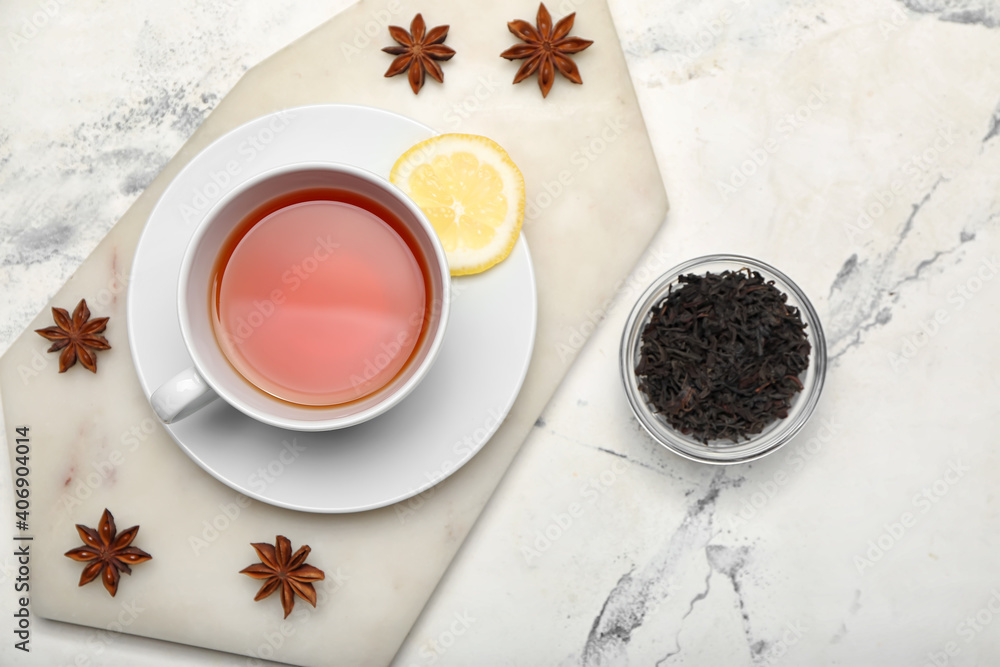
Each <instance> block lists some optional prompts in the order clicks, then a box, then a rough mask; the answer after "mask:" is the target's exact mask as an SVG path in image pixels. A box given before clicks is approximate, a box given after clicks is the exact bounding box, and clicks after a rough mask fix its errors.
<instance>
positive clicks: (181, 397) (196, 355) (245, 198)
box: [150, 162, 451, 431]
mask: <svg viewBox="0 0 1000 667" xmlns="http://www.w3.org/2000/svg"><path fill="white" fill-rule="evenodd" d="M310 188H337V189H341V190H348V191H351V192H354V193H357V194H359V195H361V196H363V197H367V198H370V199H372V200H374V201H376V202H377V203H379V204H381V205H382V206H384V207H386V208H387V209H389V211H390V212H391V213H393V214H394V215H395V216H396V217H397V218H398V219H399V220H400V221H402V223H403V224H404V225H406V227H407V229H408V231H409V232H410V233H411V235H412V237H413V239H415V242H416V244H417V246H418V247H419V250H420V251H421V252H422V254H423V256H424V260H425V261H426V264H427V267H428V269H429V271H428V275H427V276H425V279H427V280H429V283H430V284H429V288H430V289H429V292H430V295H431V303H429V304H426V308H425V313H424V318H423V322H422V326H423V331H424V333H423V334H422V335H421V336H420V339H419V340H420V342H418V344H417V346H416V348H415V349H414V350H413V352H412V353H411V355H410V357H409V360H408V361H407V363H406V364H405V365H404V366H403V368H402V370H400V371H399V372H398V373H397V375H396V376H395V377H393V379H392V380H390V381H389V382H388V384H386V385H385V386H384V387H382V388H381V389H378V390H377V391H374V392H373V393H371V394H369V395H366V396H362V397H361V398H358V399H356V400H354V401H351V402H349V403H342V404H339V405H331V406H308V405H299V404H296V403H291V402H288V401H284V400H281V399H279V398H275V397H274V396H271V395H269V394H267V393H266V392H264V391H262V390H260V389H258V388H257V387H255V386H254V385H253V384H251V382H250V381H248V380H247V379H246V378H244V377H243V376H242V375H241V374H240V373H239V372H238V371H237V370H236V369H235V368H234V367H233V365H232V364H231V363H230V362H229V360H228V359H227V358H226V356H225V354H224V353H223V351H222V349H221V347H220V345H219V343H218V341H217V339H216V336H215V332H214V330H213V325H212V314H211V313H212V308H211V306H210V298H211V289H210V283H211V280H212V274H213V267H214V266H215V262H216V260H217V258H218V257H219V255H220V253H221V252H222V250H223V246H224V244H225V242H226V240H227V239H228V238H229V237H230V235H231V234H232V232H233V230H234V228H235V227H236V226H237V225H239V223H240V222H241V221H243V220H245V219H246V218H247V216H249V215H250V214H252V213H253V212H254V211H255V210H257V209H258V208H259V207H260V206H262V205H263V204H265V203H266V202H269V201H273V200H274V199H275V198H277V197H281V196H284V195H287V194H289V193H293V192H296V191H299V190H306V189H310ZM450 280H451V278H450V274H449V270H448V262H447V259H446V258H445V254H444V249H443V248H442V247H441V242H440V241H439V240H438V237H437V234H436V233H435V232H434V228H433V227H432V226H431V224H430V222H429V221H428V220H427V217H426V215H424V213H423V211H421V210H420V208H419V207H418V206H417V205H416V204H415V203H413V201H412V200H411V199H410V198H409V197H407V196H406V195H405V194H403V192H402V191H401V190H399V189H398V188H397V187H396V186H394V185H392V184H391V183H389V182H388V181H387V180H385V179H384V178H381V177H379V176H377V175H376V174H373V173H371V172H369V171H366V170H364V169H360V168H357V167H352V166H349V165H345V164H336V163H323V162H307V163H297V164H290V165H285V166H283V167H279V168H277V169H272V170H270V171H267V172H265V173H263V174H260V175H258V176H256V177H254V178H252V179H250V180H248V181H246V182H245V183H242V184H241V185H238V186H237V187H236V188H235V189H233V191H231V192H230V193H229V194H227V195H226V196H224V197H223V198H222V200H221V201H219V203H218V204H216V205H215V206H214V207H213V208H212V210H211V211H209V213H208V214H207V215H206V216H205V218H204V219H203V220H202V221H201V223H200V224H199V226H198V228H197V230H196V231H195V234H194V236H193V238H192V239H191V242H190V244H189V245H188V247H187V250H186V251H185V254H184V260H183V262H182V264H181V270H180V280H179V285H178V292H177V301H178V314H179V317H180V325H181V333H182V335H183V338H184V344H185V346H186V347H187V350H188V352H189V353H190V355H191V358H192V360H193V361H194V366H193V367H191V368H187V369H185V370H183V371H181V372H180V373H178V374H177V375H176V376H174V377H173V378H171V379H170V380H168V381H167V382H166V383H164V384H163V385H161V386H160V387H159V388H158V389H156V391H154V392H153V395H152V396H151V397H150V402H151V404H152V406H153V409H154V411H155V412H156V414H157V416H159V417H160V419H162V420H163V421H164V422H165V423H172V422H175V421H178V420H180V419H183V418H185V417H187V416H189V415H191V414H193V413H194V412H196V411H197V410H199V409H201V408H203V407H204V406H206V405H208V404H209V403H211V402H212V401H213V400H215V399H216V398H219V397H221V398H222V399H223V400H225V401H226V402H227V403H229V404H230V405H232V406H233V407H235V408H236V409H237V410H240V411H241V412H243V413H245V414H247V415H249V416H250V417H253V418H254V419H257V420H258V421H261V422H264V423H266V424H271V425H273V426H277V427H280V428H286V429H292V430H298V431H325V430H333V429H338V428H344V427H347V426H352V425H355V424H359V423H361V422H364V421H367V420H368V419H371V418H373V417H375V416H377V415H380V414H382V413H383V412H385V411H386V410H389V409H390V408H391V407H393V406H394V405H396V404H397V403H399V402H400V401H401V400H403V398H404V397H406V395H407V394H409V393H410V392H411V391H412V390H413V389H414V388H415V387H416V386H417V385H418V384H419V383H420V381H421V380H422V379H423V378H424V377H425V376H426V375H427V373H428V371H429V370H430V368H431V365H432V364H433V363H434V360H435V359H436V358H437V356H438V353H439V351H440V349H441V344H442V340H443V338H444V333H445V328H446V325H447V322H448V315H449V310H450V308H449V298H448V297H449V291H450Z"/></svg>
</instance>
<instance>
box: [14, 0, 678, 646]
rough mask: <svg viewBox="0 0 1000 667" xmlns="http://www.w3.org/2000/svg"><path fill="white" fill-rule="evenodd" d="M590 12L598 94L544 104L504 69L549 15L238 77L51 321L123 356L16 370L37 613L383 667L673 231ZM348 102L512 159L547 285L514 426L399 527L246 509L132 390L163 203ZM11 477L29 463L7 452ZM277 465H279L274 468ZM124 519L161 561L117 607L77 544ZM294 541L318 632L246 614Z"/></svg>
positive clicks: (473, 21)
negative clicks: (192, 167) (139, 320)
mask: <svg viewBox="0 0 1000 667" xmlns="http://www.w3.org/2000/svg"><path fill="white" fill-rule="evenodd" d="M550 9H551V10H552V13H553V15H554V17H555V18H556V19H558V18H559V17H561V16H563V15H565V14H567V13H569V12H571V11H576V12H577V19H576V25H575V27H574V29H573V31H572V32H573V34H575V35H578V36H580V37H584V38H588V39H593V40H594V42H595V43H594V45H593V46H592V47H591V48H590V49H588V50H586V51H584V52H583V53H581V54H579V55H578V56H577V57H576V61H577V63H578V65H579V67H580V70H581V73H582V76H583V79H584V81H585V84H584V85H582V86H577V85H573V84H571V83H569V82H568V81H566V80H564V79H562V78H559V80H557V81H556V83H555V86H554V87H553V89H552V92H551V93H550V94H549V96H548V98H547V99H544V100H543V98H542V96H541V93H540V91H539V89H538V86H537V85H536V83H535V82H534V80H529V81H525V82H523V83H521V84H518V85H516V86H514V85H511V83H510V81H511V80H512V79H513V76H514V73H515V71H516V70H517V64H515V63H509V62H507V61H505V60H502V59H500V58H499V57H498V54H499V53H500V52H501V51H503V50H504V49H505V48H507V47H508V46H510V45H512V44H514V43H515V42H516V41H517V40H516V39H515V38H514V37H513V36H512V35H511V34H509V33H508V31H507V29H506V25H505V24H506V22H507V21H509V20H511V19H514V18H524V19H533V18H534V15H535V12H536V10H537V4H536V3H534V2H533V1H532V2H515V3H513V4H505V5H500V4H499V3H495V4H473V3H461V2H456V1H454V0H426V1H425V2H423V3H421V4H420V5H417V4H415V3H410V2H401V1H397V0H393V1H392V2H388V3H384V2H367V1H366V2H361V3H359V4H358V5H356V6H354V7H352V8H351V9H349V10H347V11H345V12H344V13H342V14H340V15H339V16H337V17H335V18H334V19H333V20H331V21H330V22H328V23H327V24H325V25H323V26H321V27H320V28H318V29H317V30H315V31H314V32H312V33H310V34H309V35H307V36H306V37H303V38H302V39H300V40H298V41H297V42H295V43H294V44H292V45H291V46H289V47H288V48H286V49H284V50H283V51H281V52H279V53H277V54H276V55H274V56H273V57H271V58H269V59H268V60H267V61H265V62H263V63H261V64H260V65H259V66H257V67H255V68H253V69H252V70H250V71H249V72H247V74H246V75H245V76H244V77H243V79H242V80H241V81H240V82H239V84H238V85H237V86H236V88H234V90H233V91H232V92H231V93H230V94H229V95H228V96H227V97H226V99H225V100H223V101H222V102H221V103H220V104H219V106H218V108H217V109H216V110H215V112H213V113H212V114H211V116H209V118H208V119H207V120H206V121H205V122H204V124H203V125H202V126H201V127H200V128H199V129H198V131H197V132H196V133H195V134H194V136H193V137H192V138H191V139H190V141H188V143H187V144H186V145H185V146H184V147H183V148H182V149H181V151H180V152H179V153H178V154H177V156H176V157H175V158H174V159H173V160H172V161H171V162H170V163H169V164H168V165H167V167H166V168H165V169H164V170H163V172H162V173H161V174H160V176H159V177H158V178H157V179H156V181H154V182H153V184H152V185H151V186H150V187H149V188H148V189H147V190H146V192H145V193H144V194H143V195H142V196H141V197H140V198H139V199H138V201H137V202H136V203H135V205H134V206H133V207H132V208H131V209H130V210H129V211H128V212H127V213H126V215H125V216H124V217H123V218H122V220H121V221H120V222H119V223H118V224H117V225H116V226H115V228H114V229H113V230H112V231H111V233H110V234H109V235H108V236H107V237H106V238H105V240H104V241H103V242H102V243H101V245H100V246H99V247H98V248H97V250H95V252H94V253H93V254H92V255H91V257H90V258H88V259H87V260H86V261H85V262H84V264H83V265H82V266H81V267H80V269H79V270H78V271H77V272H76V274H75V275H74V276H73V277H72V278H71V279H70V280H69V282H68V283H67V284H66V286H65V287H64V288H63V289H62V290H61V291H60V292H59V293H58V294H57V295H56V296H55V297H54V298H53V300H52V303H51V304H50V305H52V306H60V307H65V308H69V309H72V307H73V306H74V305H75V304H76V303H77V302H78V301H79V300H80V299H81V298H86V299H87V300H88V303H90V304H91V308H92V310H93V311H94V313H95V315H96V316H110V317H111V321H110V324H109V326H108V330H107V332H106V335H107V337H108V340H109V341H110V342H111V345H112V348H113V349H112V350H110V351H108V352H102V353H100V356H99V372H98V374H97V375H92V374H91V373H89V372H87V371H86V370H84V369H83V368H82V367H81V366H80V365H77V366H76V367H74V368H72V369H70V370H69V371H68V372H67V373H65V374H62V375H60V374H59V373H58V372H57V371H58V362H57V355H54V354H52V355H49V354H46V353H45V349H46V341H44V340H42V339H41V338H40V337H39V336H37V335H35V334H34V333H33V332H32V331H31V329H35V328H40V327H44V326H48V325H50V324H51V317H50V314H49V309H48V308H46V309H45V310H44V311H43V312H42V313H40V314H39V316H38V318H36V320H35V321H34V322H32V324H31V326H30V327H29V330H28V331H26V332H25V333H24V334H23V335H22V336H21V337H20V338H19V339H18V340H17V342H15V344H14V345H13V346H12V347H11V348H10V350H9V351H8V352H7V354H6V355H5V356H4V357H3V359H2V360H0V387H2V392H3V404H4V414H5V418H6V424H7V426H8V433H7V438H8V443H11V442H13V438H14V437H15V436H14V429H15V428H16V427H19V426H24V425H27V426H29V427H30V429H31V430H30V435H31V440H32V453H31V484H32V486H31V492H32V495H31V515H30V526H31V528H30V530H29V531H28V532H29V533H30V534H32V535H33V536H34V541H33V542H32V543H31V545H32V546H31V549H32V558H33V560H32V566H33V569H32V575H33V578H32V595H31V604H32V609H33V611H34V613H36V614H38V615H41V616H44V617H46V618H52V619H57V620H62V621H68V622H72V623H78V624H83V625H89V626H94V627H98V628H111V629H113V630H121V631H125V632H129V633H134V634H138V635H144V636H149V637H156V638H160V639H166V640H170V641H176V642H182V643H187V644H193V645H197V646H204V647H209V648H215V649H219V650H223V651H230V652H234V653H239V654H243V655H247V656H248V658H249V660H248V662H249V663H250V664H256V661H255V659H256V658H270V659H273V660H277V661H281V662H287V663H294V664H303V665H330V664H343V665H385V664H388V663H389V662H390V661H391V660H392V657H393V655H394V654H395V652H396V650H397V648H398V647H399V645H400V643H401V642H402V641H403V639H404V637H405V636H406V634H407V632H408V631H409V629H410V627H411V626H412V624H413V623H414V621H415V619H416V618H417V616H418V615H419V613H420V611H421V609H422V607H423V606H424V604H425V602H426V601H427V599H428V597H429V596H430V594H431V592H432V591H433V590H434V587H435V585H436V584H437V582H438V581H439V579H440V578H441V576H442V574H443V573H444V571H445V569H446V568H447V566H448V563H449V562H450V561H451V559H452V557H453V556H454V555H455V552H456V551H457V549H458V548H459V546H460V545H461V544H462V542H463V540H464V539H465V537H466V535H467V534H468V532H469V530H470V528H471V527H472V525H473V523H474V522H475V520H476V518H477V516H478V515H479V513H480V511H481V510H482V508H483V506H484V505H485V503H486V501H487V500H488V499H489V498H490V495H491V494H492V492H493V490H494V488H495V487H496V484H497V483H498V481H499V480H500V478H501V476H502V475H503V474H504V471H505V470H506V469H507V466H508V465H509V463H510V461H511V460H512V459H513V457H514V455H515V454H516V452H517V450H518V448H519V447H520V445H521V443H522V441H523V440H524V438H525V436H526V434H527V433H528V431H529V430H530V429H531V427H532V425H533V423H534V422H535V420H536V418H537V417H538V415H539V414H540V412H541V411H542V409H543V407H544V406H545V404H546V402H547V401H548V399H549V397H550V396H551V395H552V393H553V392H554V390H555V388H556V386H557V385H558V384H559V382H560V381H561V379H562V377H563V375H564V374H565V372H566V370H567V369H568V367H569V365H570V364H571V363H572V361H573V359H574V358H575V356H576V353H577V352H578V351H579V349H580V348H581V347H582V345H583V342H584V341H585V340H586V338H587V336H588V334H589V333H590V331H592V330H593V328H594V325H595V323H596V321H597V320H599V319H601V318H602V317H603V314H604V312H605V310H606V308H607V307H608V304H609V303H610V300H611V298H612V297H613V296H614V295H615V293H616V291H617V290H618V289H619V288H620V286H621V281H622V280H623V279H624V277H625V276H626V275H627V274H628V272H629V270H630V268H631V267H632V265H633V264H634V263H635V261H636V260H637V258H638V257H639V255H640V254H641V253H642V251H643V250H644V249H645V248H646V245H647V242H648V241H649V239H650V237H651V236H652V235H653V233H654V232H655V230H656V229H657V228H658V227H659V225H660V224H661V222H662V221H663V219H664V216H665V214H666V209H667V202H666V196H665V193H664V190H663V185H662V182H661V179H660V175H659V172H658V170H657V166H656V162H655V160H654V157H653V152H652V150H651V147H650V145H649V139H648V136H647V135H646V131H645V127H644V125H643V120H642V117H641V114H640V112H639V108H638V105H637V103H636V100H635V96H634V93H633V91H632V87H631V83H630V80H629V75H628V71H627V69H626V67H625V62H624V58H623V56H622V53H621V48H620V45H619V43H618V39H617V36H616V33H615V28H614V25H613V23H612V21H611V16H610V14H609V12H608V9H607V6H606V4H605V2H604V1H603V0H584V1H581V2H573V1H570V0H567V1H565V2H562V3H559V4H556V3H552V5H551V6H550ZM417 11H420V12H422V13H423V15H424V17H425V19H426V20H427V23H428V24H429V25H431V26H434V25H440V24H444V23H447V24H450V25H451V32H450V34H449V38H448V42H447V43H448V45H450V46H452V47H453V48H454V49H455V50H456V51H457V52H458V55H457V56H456V57H455V58H454V59H453V60H452V61H450V62H448V63H446V64H445V66H444V71H445V82H446V84H445V85H440V84H438V83H437V82H434V81H429V82H428V83H427V85H425V87H424V89H423V90H422V91H421V93H420V95H419V96H414V95H413V93H412V92H411V91H410V88H409V86H408V85H407V82H406V80H405V78H404V77H396V78H394V79H385V78H383V76H382V74H383V72H384V71H385V69H386V68H387V67H388V65H389V62H391V57H390V56H388V55H386V54H384V53H382V52H381V51H380V49H381V48H382V47H383V46H387V45H389V44H390V43H391V41H390V39H389V36H388V32H387V30H386V25H388V24H392V25H403V26H408V25H409V22H410V20H411V19H412V17H413V15H414V14H415V13H416V12H417ZM324 102H342V103H357V104H366V105H371V106H376V107H381V108H386V109H390V110H393V111H396V112H399V113H402V114H405V115H408V116H410V117H412V118H415V119H417V120H419V121H421V122H424V123H426V124H427V125H430V126H431V127H433V128H435V129H437V130H439V131H442V132H450V131H457V132H470V133H476V134H484V135H487V136H490V137H492V138H494V139H496V140H497V141H498V142H500V143H501V144H502V145H503V146H504V147H505V148H507V150H508V151H509V152H510V154H511V156H512V157H513V159H514V160H515V161H516V162H517V163H518V165H519V166H520V167H521V169H522V171H523V172H524V176H525V182H526V185H527V195H528V207H527V216H526V220H525V227H524V233H525V235H526V236H527V239H528V242H529V245H530V248H531V252H532V256H533V261H534V267H535V272H536V277H537V282H538V300H539V310H538V332H537V338H536V344H535V351H534V356H533V358H532V362H531V367H530V369H529V372H528V377H527V379H526V380H525V384H524V387H523V389H522V391H521V394H520V396H519V398H518V400H517V402H516V403H515V405H514V408H513V410H512V412H511V413H510V415H509V416H508V418H507V419H506V421H505V422H504V424H503V426H502V427H501V428H500V430H499V431H498V432H497V434H496V435H495V436H494V437H493V439H492V440H491V441H490V442H489V443H488V444H487V445H486V446H485V447H484V449H483V450H482V451H481V452H480V453H479V454H478V455H477V456H476V457H475V458H474V459H473V460H472V461H471V462H470V463H469V464H468V465H466V466H465V467H464V468H462V469H461V470H459V471H458V472H457V473H456V474H454V475H453V476H452V477H450V478H449V479H447V480H446V481H445V482H443V483H442V484H440V485H438V486H437V487H435V488H434V489H432V490H430V491H428V492H425V493H424V494H422V495H421V496H417V497H415V498H413V499H411V500H409V501H406V502H404V503H400V504H399V505H396V506H393V507H388V508H384V509H381V510H375V511H371V512H365V513H361V514H353V515H316V514H307V513H298V512H293V511H289V510H284V509H279V508H275V507H272V506H269V505H265V504H262V503H259V502H255V501H250V500H249V499H247V498H245V497H243V496H240V495H239V494H237V493H236V492H234V491H233V490H231V489H230V488H228V487H226V486H224V485H223V484H221V483H219V482H217V481H216V480H214V479H213V478H212V477H211V476H209V475H208V474H207V473H205V472H204V471H202V470H201V469H200V468H199V467H198V466H197V465H195V464H194V463H193V462H191V461H190V460H189V459H188V458H187V457H186V456H185V455H184V454H183V453H182V452H181V450H180V449H179V448H178V447H177V446H176V445H175V444H174V442H173V441H172V440H171V439H170V437H169V436H168V435H167V434H166V432H165V431H163V430H162V428H161V427H160V426H159V425H158V424H157V423H156V421H155V419H154V417H153V416H152V413H151V411H150V409H149V407H148V405H147V403H146V401H145V398H144V397H143V395H142V392H141V390H140V388H139V384H138V381H137V379H136V377H135V373H134V370H133V368H132V363H131V357H130V355H129V349H128V337H127V334H126V330H125V307H126V303H125V289H126V283H127V276H128V275H129V271H130V265H131V258H132V255H133V252H134V249H135V244H136V242H137V240H138V238H139V235H140V234H141V232H142V228H143V225H144V224H145V221H146V218H147V217H148V215H149V212H150V210H151V209H152V207H153V205H154V204H155V203H156V200H157V198H158V197H159V196H160V194H161V193H162V192H163V190H164V188H165V187H166V185H167V184H168V183H169V182H170V180H171V179H172V178H173V177H174V175H175V174H177V172H178V171H179V170H180V169H181V168H182V167H183V166H184V165H185V164H186V163H187V162H188V161H189V160H190V159H191V158H192V157H194V156H195V155H196V154H197V153H198V152H199V151H200V150H201V149H202V148H204V147H205V146H206V145H207V144H208V143H210V142H211V141H212V140H214V139H216V138H217V137H219V136H220V135H222V134H224V133H225V132H227V131H228V130H230V129H232V128H233V127H235V126H237V125H239V124H242V123H244V122H246V121H248V120H250V119H252V118H254V117H257V116H260V115H262V114H265V113H268V112H271V111H275V110H278V109H282V108H286V107H292V106H298V105H302V104H310V103H324ZM10 451H11V455H12V456H13V455H14V450H13V448H10ZM279 453H280V452H277V451H276V456H277V454H279ZM105 507H108V508H110V509H111V510H112V511H113V512H114V514H115V516H116V518H117V519H118V525H119V527H122V528H124V527H127V526H131V525H134V524H140V525H141V530H140V533H139V537H138V538H137V540H136V544H137V545H138V546H140V547H141V548H143V549H145V550H146V551H148V552H150V553H152V554H153V555H154V559H153V560H152V561H150V562H148V563H144V564H141V565H138V566H136V568H135V569H134V574H133V575H132V576H131V577H124V578H123V582H122V584H121V586H120V588H119V592H118V595H117V597H116V598H114V599H112V598H111V597H109V596H108V595H107V593H106V592H105V591H104V589H103V588H102V587H101V586H100V585H99V583H97V582H95V583H93V584H91V585H88V586H85V587H82V588H78V587H77V585H76V584H77V581H78V579H79V575H80V569H81V566H80V565H79V564H78V563H75V562H73V561H71V560H69V559H67V558H64V557H63V555H62V554H63V552H65V551H66V550H68V549H71V548H73V547H75V546H78V540H77V536H76V531H75V530H74V528H73V525H74V524H76V523H84V524H87V525H91V526H93V525H96V522H97V520H98V518H99V516H100V514H101V511H102V510H103V509H104V508H105ZM278 533H280V534H284V535H287V536H289V537H290V538H291V539H292V541H293V543H295V544H296V545H298V544H301V543H308V544H310V545H311V546H312V548H313V555H312V557H311V558H310V562H311V563H313V564H315V565H317V566H318V567H321V568H322V569H324V570H325V571H326V573H327V579H326V581H325V582H323V583H321V584H320V585H318V586H317V588H318V589H319V604H318V607H317V608H316V609H315V610H313V609H312V608H309V607H308V606H307V605H305V604H303V603H301V602H300V603H299V604H298V605H297V607H296V611H295V612H294V613H293V615H292V616H290V617H289V618H288V619H287V620H285V621H283V620H282V618H281V613H280V605H279V604H278V601H277V600H276V599H268V600H265V601H263V602H260V603H254V602H253V601H252V598H253V595H254V593H255V591H256V589H257V587H258V584H257V582H255V581H253V580H251V579H249V578H247V577H244V576H241V575H238V574H237V573H238V571H239V570H240V569H241V568H243V567H245V566H246V565H248V564H250V563H251V562H252V561H253V558H252V555H253V554H252V551H251V550H250V548H249V546H248V544H249V543H250V542H257V541H268V540H273V537H274V535H276V534H278Z"/></svg>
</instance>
